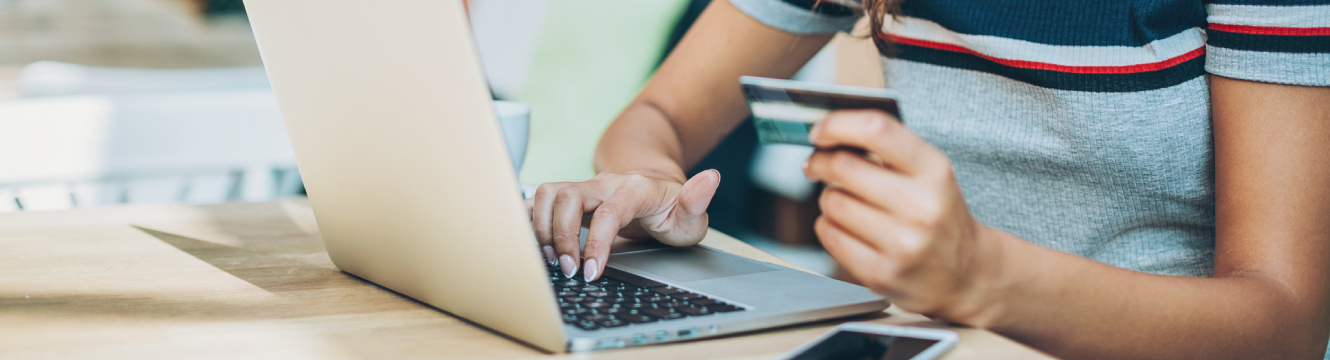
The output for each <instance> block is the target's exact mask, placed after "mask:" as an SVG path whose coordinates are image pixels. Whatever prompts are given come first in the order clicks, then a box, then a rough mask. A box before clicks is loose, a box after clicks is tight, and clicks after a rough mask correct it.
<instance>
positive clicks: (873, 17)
mask: <svg viewBox="0 0 1330 360" xmlns="http://www.w3.org/2000/svg"><path fill="white" fill-rule="evenodd" d="M902 2H904V0H863V5H864V13H865V14H867V16H868V36H869V37H871V38H872V39H873V45H877V52H879V53H881V54H882V55H887V56H890V55H891V54H893V53H895V50H896V49H895V47H893V46H892V45H891V40H890V39H887V36H886V34H884V33H882V25H883V24H884V22H885V21H887V16H891V17H893V18H895V17H896V16H897V15H900V14H901V3H902Z"/></svg>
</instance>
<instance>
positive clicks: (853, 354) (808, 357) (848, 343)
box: [791, 331, 938, 360]
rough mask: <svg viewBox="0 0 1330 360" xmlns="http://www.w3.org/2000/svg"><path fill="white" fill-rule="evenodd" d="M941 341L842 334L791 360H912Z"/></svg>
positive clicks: (879, 335)
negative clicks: (911, 359)
mask: <svg viewBox="0 0 1330 360" xmlns="http://www.w3.org/2000/svg"><path fill="white" fill-rule="evenodd" d="M937 342H938V341H937V340H930V339H918V338H909V337H899V336H891V335H882V334H870V333H862V332H855V331H838V332H836V333H835V334H834V335H831V337H829V338H827V339H826V340H823V341H822V342H820V343H818V344H817V345H814V346H813V347H812V348H809V349H808V351H804V352H803V353H800V354H798V355H795V356H794V357H793V358H791V359H794V360H819V359H854V360H860V359H862V360H909V359H910V358H913V357H914V356H915V355H919V353H922V352H924V350H928V348H929V347H930V346H933V344H937Z"/></svg>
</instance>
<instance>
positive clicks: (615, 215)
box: [526, 170, 720, 280]
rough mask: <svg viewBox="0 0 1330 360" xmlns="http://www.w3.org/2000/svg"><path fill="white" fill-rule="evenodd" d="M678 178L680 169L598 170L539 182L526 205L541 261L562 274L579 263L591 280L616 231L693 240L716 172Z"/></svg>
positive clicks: (679, 242)
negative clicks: (575, 178) (670, 172)
mask: <svg viewBox="0 0 1330 360" xmlns="http://www.w3.org/2000/svg"><path fill="white" fill-rule="evenodd" d="M684 180H685V178H684V176H683V174H679V175H678V176H677V177H676V176H667V175H660V176H652V175H643V174H638V173H629V174H616V173H601V174H600V175H596V177H595V178H593V179H591V180H587V181H584V182H578V183H547V184H542V185H540V187H539V188H537V189H536V195H535V197H533V198H531V199H527V200H526V205H527V209H528V210H530V211H531V221H532V225H533V226H534V227H535V230H536V239H537V241H539V242H540V245H541V251H542V252H543V253H544V255H545V261H547V262H549V263H550V264H551V265H557V266H558V267H559V268H560V269H561V270H562V271H561V272H562V274H563V275H564V276H565V277H567V278H572V277H573V276H576V275H577V270H579V268H582V269H583V279H584V280H595V279H597V278H599V277H600V274H601V273H603V272H604V271H605V261H606V260H607V259H608V258H609V256H610V245H611V244H613V243H614V238H615V236H616V235H619V236H624V237H637V238H641V237H650V238H655V239H656V240H660V242H663V243H665V244H669V245H674V246H687V245H693V244H697V243H698V242H699V241H702V237H704V236H706V234H707V213H706V210H707V205H709V204H710V203H711V197H712V196H713V195H715V194H716V187H717V186H719V185H720V172H717V171H715V170H707V171H703V172H701V173H698V174H697V175H694V176H693V178H692V179H686V180H687V181H686V182H685V181H684ZM583 226H586V227H587V228H589V229H590V231H589V233H588V235H587V239H586V246H585V249H583V246H581V244H580V241H579V239H578V238H579V236H578V235H580V233H581V231H582V227H583ZM583 252H585V253H583Z"/></svg>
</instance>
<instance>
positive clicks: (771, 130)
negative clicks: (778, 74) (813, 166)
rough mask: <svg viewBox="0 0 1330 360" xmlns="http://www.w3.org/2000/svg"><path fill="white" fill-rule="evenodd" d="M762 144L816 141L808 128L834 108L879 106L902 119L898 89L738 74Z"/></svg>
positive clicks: (797, 143) (877, 107)
mask: <svg viewBox="0 0 1330 360" xmlns="http://www.w3.org/2000/svg"><path fill="white" fill-rule="evenodd" d="M739 84H740V85H742V86H743V92H744V97H746V98H747V99H748V110H749V111H751V112H752V114H753V125H755V126H756V127H757V138H758V139H759V140H761V141H762V143H763V144H796V145H808V146H812V145H813V144H812V143H811V142H809V141H808V130H810V129H812V128H813V124H814V123H816V122H818V121H819V120H822V118H824V117H826V116H827V114H828V113H830V112H831V111H833V110H848V109H879V110H882V111H885V112H887V113H888V114H891V115H893V116H895V117H896V118H897V119H900V117H901V115H900V107H899V106H898V105H897V104H896V98H897V97H896V91H895V90H891V89H883V88H872V87H863V86H848V85H836V84H822V83H811V82H806V81H794V80H781V79H772V78H763V77H755V76H744V77H741V78H739Z"/></svg>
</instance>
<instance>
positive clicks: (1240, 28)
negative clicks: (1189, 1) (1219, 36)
mask: <svg viewBox="0 0 1330 360" xmlns="http://www.w3.org/2000/svg"><path fill="white" fill-rule="evenodd" d="M1209 29H1210V30H1218V31H1223V32H1231V33H1239V34H1252V35H1280V36H1330V27H1311V28H1294V27H1277V26H1251V25H1232V24H1210V26H1209Z"/></svg>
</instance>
